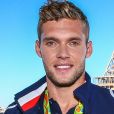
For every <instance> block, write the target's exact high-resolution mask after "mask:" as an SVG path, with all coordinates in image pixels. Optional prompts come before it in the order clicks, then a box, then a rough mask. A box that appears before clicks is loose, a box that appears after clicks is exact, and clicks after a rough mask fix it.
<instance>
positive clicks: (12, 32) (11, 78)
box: [0, 0, 114, 107]
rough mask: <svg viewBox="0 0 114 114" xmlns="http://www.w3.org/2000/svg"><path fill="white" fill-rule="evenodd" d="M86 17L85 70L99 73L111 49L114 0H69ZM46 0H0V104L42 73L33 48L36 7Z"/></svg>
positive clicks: (113, 30)
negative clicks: (89, 43) (87, 49)
mask: <svg viewBox="0 0 114 114" xmlns="http://www.w3.org/2000/svg"><path fill="white" fill-rule="evenodd" d="M69 1H71V2H73V3H74V4H75V5H77V6H78V7H79V8H81V9H82V11H83V12H84V13H85V15H86V16H87V17H88V20H89V23H90V40H92V42H93V54H92V56H91V57H90V58H88V59H87V61H86V71H87V72H88V73H89V74H90V75H91V77H92V82H94V79H95V77H97V76H102V75H103V74H104V71H105V69H106V66H107V64H108V63H109V60H110V57H111V55H112V52H113V50H114V46H113V45H114V6H113V5H114V0H69ZM44 3H46V0H0V106H2V107H7V106H8V105H9V104H10V103H11V102H13V99H14V95H15V94H16V93H17V92H19V91H21V90H22V89H24V88H26V87H27V86H29V85H31V84H32V83H34V82H36V81H37V80H38V79H40V78H41V77H43V76H44V75H45V71H44V68H43V64H42V60H41V58H39V57H38V56H37V54H36V52H35V41H36V40H37V38H38V37H37V30H36V29H37V23H38V18H39V17H38V12H39V8H40V7H41V6H42V5H43V4H44Z"/></svg>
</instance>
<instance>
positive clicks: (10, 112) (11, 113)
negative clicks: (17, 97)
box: [4, 102, 22, 114]
mask: <svg viewBox="0 0 114 114" xmlns="http://www.w3.org/2000/svg"><path fill="white" fill-rule="evenodd" d="M4 114H22V112H21V110H20V109H19V107H18V106H17V104H16V103H15V102H13V103H12V104H10V105H9V106H8V107H7V109H6V111H5V112H4Z"/></svg>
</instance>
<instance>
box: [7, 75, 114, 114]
mask: <svg viewBox="0 0 114 114" xmlns="http://www.w3.org/2000/svg"><path fill="white" fill-rule="evenodd" d="M46 87H47V82H46V77H43V78H42V79H40V80H39V81H38V82H36V83H34V84H33V85H31V86H29V87H28V88H26V89H24V90H23V91H21V92H19V93H17V94H16V95H15V101H14V103H12V104H11V105H9V107H8V108H7V110H6V112H5V114H44V111H43V99H44V90H45V89H46ZM74 96H75V97H76V98H78V99H79V100H80V101H82V103H83V105H84V114H114V92H113V91H112V90H108V89H105V88H101V87H99V86H96V85H94V84H92V83H91V79H90V77H89V75H88V74H87V73H86V83H84V84H83V85H81V86H80V87H79V88H77V89H76V90H74ZM56 104H57V103H56ZM50 105H51V103H50ZM51 107H53V109H52V114H57V112H56V113H55V112H54V111H58V110H60V108H58V109H57V105H54V106H51ZM58 114H62V113H61V112H58ZM67 114H73V111H69V112H68V113H67Z"/></svg>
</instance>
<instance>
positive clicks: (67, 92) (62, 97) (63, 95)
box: [47, 73, 85, 114]
mask: <svg viewBox="0 0 114 114" xmlns="http://www.w3.org/2000/svg"><path fill="white" fill-rule="evenodd" d="M83 83H85V73H84V74H83V75H82V76H81V77H80V78H79V79H78V80H77V81H76V82H75V83H74V84H73V85H72V86H69V87H57V86H56V85H54V84H53V83H52V82H51V81H50V80H49V79H48V78H47V89H48V91H49V98H53V99H54V100H55V101H57V103H58V104H59V106H60V108H61V111H62V114H66V113H67V111H68V110H69V109H70V108H72V107H74V106H76V105H77V104H78V99H76V98H74V95H73V91H74V90H75V89H76V88H78V87H79V86H81V85H82V84H83Z"/></svg>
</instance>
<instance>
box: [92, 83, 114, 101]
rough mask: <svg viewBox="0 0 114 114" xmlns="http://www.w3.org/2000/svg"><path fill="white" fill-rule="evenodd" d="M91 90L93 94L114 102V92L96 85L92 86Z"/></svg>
mask: <svg viewBox="0 0 114 114" xmlns="http://www.w3.org/2000/svg"><path fill="white" fill-rule="evenodd" d="M91 90H92V93H93V94H94V95H96V96H99V97H102V98H107V99H112V100H113V101H114V90H110V89H107V88H103V87H100V86H97V85H95V84H92V85H91Z"/></svg>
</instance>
